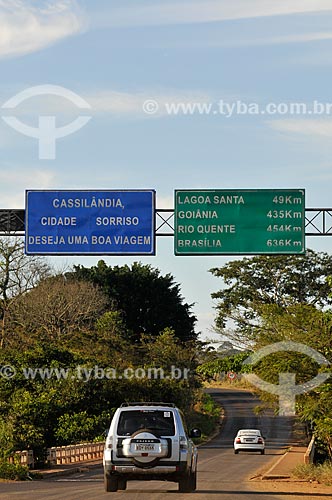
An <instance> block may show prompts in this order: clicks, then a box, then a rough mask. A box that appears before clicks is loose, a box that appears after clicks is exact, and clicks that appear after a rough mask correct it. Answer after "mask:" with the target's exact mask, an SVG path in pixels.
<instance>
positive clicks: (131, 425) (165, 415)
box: [103, 402, 201, 493]
mask: <svg viewBox="0 0 332 500" xmlns="http://www.w3.org/2000/svg"><path fill="white" fill-rule="evenodd" d="M200 434H201V432H200V430H199V429H192V430H191V431H190V432H189V433H188V432H187V429H186V426H185V422H184V418H183V415H182V413H181V411H180V410H179V409H178V408H176V406H175V405H174V404H171V403H169V404H167V403H145V402H144V403H142V402H139V403H124V404H123V405H122V406H121V407H120V408H118V409H117V410H116V412H115V414H114V417H113V419H112V422H111V426H110V429H109V432H108V436H107V439H106V443H105V450H104V458H103V464H104V484H105V490H106V491H117V490H125V489H126V487H127V481H133V480H142V481H151V480H159V481H160V480H161V481H174V482H177V483H178V484H179V491H180V492H183V493H189V492H191V491H195V489H196V481H197V448H196V446H195V445H194V443H193V441H192V439H191V438H194V437H200Z"/></svg>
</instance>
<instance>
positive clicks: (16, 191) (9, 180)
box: [0, 165, 56, 208]
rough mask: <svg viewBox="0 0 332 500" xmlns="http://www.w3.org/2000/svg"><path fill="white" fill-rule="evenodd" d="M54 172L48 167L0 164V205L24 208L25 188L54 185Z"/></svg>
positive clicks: (50, 186) (42, 187) (48, 187)
mask: <svg viewBox="0 0 332 500" xmlns="http://www.w3.org/2000/svg"><path fill="white" fill-rule="evenodd" d="M55 182H56V174H55V172H53V171H52V170H49V169H45V168H43V169H41V168H40V169H38V168H22V167H15V168H14V167H13V166H9V165H0V200H1V202H0V207H1V208H24V206H25V190H26V189H50V188H52V187H54V185H55Z"/></svg>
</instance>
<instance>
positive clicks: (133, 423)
mask: <svg viewBox="0 0 332 500" xmlns="http://www.w3.org/2000/svg"><path fill="white" fill-rule="evenodd" d="M140 429H149V430H151V431H153V432H154V433H155V434H156V435H157V434H158V435H160V436H174V435H175V426H174V417H173V412H172V411H170V410H147V409H144V410H127V411H122V412H121V414H120V418H119V423H118V435H119V436H130V435H131V434H133V433H134V432H136V431H138V430H140Z"/></svg>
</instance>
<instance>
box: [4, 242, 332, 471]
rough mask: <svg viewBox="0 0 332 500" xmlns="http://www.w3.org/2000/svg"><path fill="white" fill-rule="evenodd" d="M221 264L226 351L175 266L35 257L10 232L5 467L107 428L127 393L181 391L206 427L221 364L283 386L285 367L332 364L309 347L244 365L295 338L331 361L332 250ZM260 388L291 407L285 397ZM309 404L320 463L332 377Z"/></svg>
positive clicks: (182, 402) (216, 411)
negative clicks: (209, 388) (21, 455)
mask: <svg viewBox="0 0 332 500" xmlns="http://www.w3.org/2000/svg"><path fill="white" fill-rule="evenodd" d="M211 272H212V274H213V275H214V276H216V277H217V278H218V279H221V281H222V282H221V289H220V290H219V291H218V292H216V293H214V294H213V295H212V297H213V299H214V300H215V304H216V319H215V329H216V331H217V332H219V333H220V335H221V338H222V339H223V341H224V342H223V348H221V349H214V348H211V346H209V345H208V344H207V343H205V344H204V343H202V342H200V341H199V340H198V338H197V332H196V331H195V323H196V318H195V316H194V315H193V313H192V305H190V304H187V303H186V302H185V300H184V298H183V297H182V295H181V290H180V286H179V284H177V283H176V282H175V280H174V278H173V276H172V275H171V274H167V275H164V276H163V275H162V274H161V273H160V271H159V270H158V269H155V268H153V267H151V266H150V265H143V264H142V263H139V262H135V263H133V264H132V266H130V267H129V266H121V267H120V266H114V267H112V266H108V265H107V264H106V263H105V262H104V261H102V260H101V261H99V262H98V263H97V265H96V266H93V267H91V268H86V267H83V266H74V268H73V269H71V270H70V271H66V272H55V271H54V269H52V268H50V266H49V265H48V263H47V261H46V260H44V259H43V258H40V257H30V256H25V255H24V245H23V242H22V241H21V240H20V239H15V238H12V239H5V238H2V239H1V240H0V320H1V321H0V369H1V376H0V465H1V467H0V476H1V474H2V475H4V476H5V475H7V476H8V475H10V474H11V473H12V472H10V470H12V469H11V468H10V467H9V466H8V467H9V468H8V467H7V464H8V456H9V455H10V454H12V453H13V452H14V451H16V450H23V449H33V450H34V454H35V460H36V464H37V466H38V465H39V466H42V464H44V462H45V451H46V448H47V447H50V446H56V445H59V446H60V445H67V444H75V443H79V442H83V441H94V440H101V439H103V435H104V431H105V429H107V428H108V426H109V423H110V420H111V418H112V415H113V413H114V411H115V409H116V408H117V407H118V406H119V405H120V404H121V403H122V402H124V401H137V400H142V401H165V402H174V403H175V404H177V406H179V407H180V408H181V409H182V410H183V412H184V413H185V415H186V417H187V421H188V426H189V427H200V428H201V429H202V431H203V439H206V437H207V436H209V435H210V434H211V433H212V432H213V431H214V430H215V429H216V428H217V426H218V424H219V421H220V411H221V410H220V408H219V407H218V406H217V405H215V403H214V402H213V400H212V398H211V397H210V396H208V395H206V394H204V392H203V384H205V383H215V382H217V381H218V377H219V378H220V374H223V376H224V377H226V379H227V374H229V373H234V374H235V375H236V378H235V379H234V380H231V381H230V382H229V384H230V386H231V387H235V386H238V384H240V385H241V384H242V382H241V381H239V380H238V378H240V377H239V375H241V374H244V373H245V372H248V371H251V370H252V371H253V372H254V373H255V374H257V375H258V376H259V377H260V378H262V379H264V380H266V381H268V382H270V383H273V384H278V383H279V373H282V372H291V373H296V384H297V385H299V384H302V383H303V384H305V383H306V382H308V381H309V380H311V379H312V378H313V377H314V376H315V375H317V373H318V372H324V373H326V372H331V367H330V366H322V365H320V364H318V363H317V362H316V361H315V360H313V359H310V358H309V357H308V356H306V355H304V354H301V353H298V352H276V353H271V354H269V355H268V356H266V357H265V358H263V359H261V360H260V361H259V362H257V363H256V364H255V365H252V366H251V365H243V362H244V360H245V359H246V358H247V356H248V354H250V353H252V352H253V351H256V350H258V349H260V348H262V347H264V346H268V345H270V344H273V343H276V342H280V341H285V340H286V341H287V340H290V341H292V342H297V343H300V344H304V345H305V346H308V347H310V348H312V349H314V350H316V351H317V352H319V353H320V354H322V355H323V356H324V357H325V358H326V360H327V361H328V362H329V363H331V362H332V341H331V339H332V335H331V334H332V312H331V305H332V291H331V290H332V281H331V278H330V277H331V276H332V257H331V256H329V255H327V254H325V253H315V252H313V251H310V250H308V251H307V253H306V255H303V256H270V257H267V256H257V257H252V258H244V259H241V260H235V261H232V262H229V263H227V264H226V265H224V266H223V267H221V268H215V269H212V270H211ZM226 339H227V340H226ZM230 347H233V349H230ZM234 348H235V349H234ZM154 374H155V375H154ZM255 390H256V389H255ZM260 396H261V398H262V399H263V401H264V404H265V405H269V407H272V408H274V409H275V411H276V412H277V411H278V400H277V398H276V397H275V396H273V395H270V394H269V393H266V392H264V393H261V394H260ZM296 402H297V414H298V415H299V417H300V418H301V419H302V421H303V422H304V423H305V425H306V428H307V432H308V436H309V435H311V434H313V433H314V434H315V436H316V438H317V443H318V449H319V450H320V461H321V462H324V460H325V461H326V460H331V459H332V419H331V415H332V384H331V379H328V380H326V382H325V383H323V384H321V385H320V386H319V387H317V388H316V389H314V390H312V391H310V392H307V393H305V394H303V395H301V396H297V399H296ZM14 467H15V465H14ZM1 470H3V471H7V472H2V473H1ZM20 470H21V469H19V468H18V470H17V474H19V471H20ZM22 473H23V472H22Z"/></svg>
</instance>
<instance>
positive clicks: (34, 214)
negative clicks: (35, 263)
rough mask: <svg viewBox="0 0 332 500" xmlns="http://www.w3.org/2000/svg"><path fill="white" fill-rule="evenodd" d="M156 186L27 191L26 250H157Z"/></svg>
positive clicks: (76, 252) (138, 252) (117, 252)
mask: <svg viewBox="0 0 332 500" xmlns="http://www.w3.org/2000/svg"><path fill="white" fill-rule="evenodd" d="M154 213H155V191H154V190H141V191H138V190H123V191H113V190H112V191H109V190H107V191H90V190H86V191H67V190H65V191H41V190H28V191H26V210H25V214H26V221H25V251H26V253H27V254H31V255H32V254H35V255H37V254H38V255H51V254H52V255H98V254H100V255H154V254H155V215H154Z"/></svg>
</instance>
